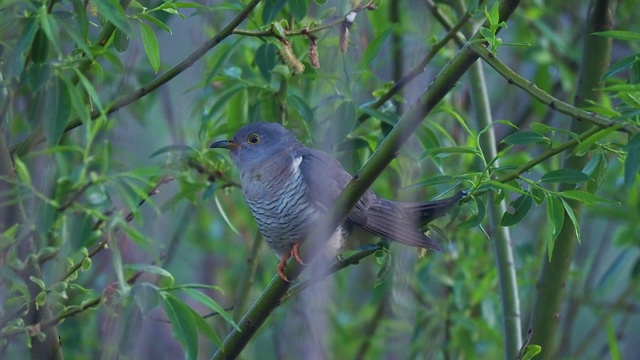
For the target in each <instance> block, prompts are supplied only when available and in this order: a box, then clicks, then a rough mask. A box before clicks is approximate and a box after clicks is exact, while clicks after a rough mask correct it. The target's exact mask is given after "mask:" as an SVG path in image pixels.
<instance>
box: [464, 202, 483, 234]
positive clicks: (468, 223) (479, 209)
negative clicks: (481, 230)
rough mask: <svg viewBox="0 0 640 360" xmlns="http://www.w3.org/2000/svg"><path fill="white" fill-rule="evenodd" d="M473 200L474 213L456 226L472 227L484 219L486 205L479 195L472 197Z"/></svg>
mask: <svg viewBox="0 0 640 360" xmlns="http://www.w3.org/2000/svg"><path fill="white" fill-rule="evenodd" d="M473 201H474V202H475V204H476V213H475V214H474V215H473V216H472V217H470V218H469V219H467V220H465V221H463V222H462V223H460V224H458V228H460V229H469V228H473V227H476V226H478V225H480V224H481V223H482V220H484V216H485V212H486V206H485V204H484V201H482V199H480V198H479V197H473Z"/></svg>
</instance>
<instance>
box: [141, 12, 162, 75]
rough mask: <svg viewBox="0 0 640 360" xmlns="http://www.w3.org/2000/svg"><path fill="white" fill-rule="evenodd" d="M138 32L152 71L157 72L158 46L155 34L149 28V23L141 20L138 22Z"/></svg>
mask: <svg viewBox="0 0 640 360" xmlns="http://www.w3.org/2000/svg"><path fill="white" fill-rule="evenodd" d="M140 34H141V35H142V45H144V52H145V54H147V59H149V63H151V67H152V68H153V71H155V72H156V73H158V70H159V69H160V47H159V46H158V39H157V38H156V34H155V33H154V32H153V30H151V27H149V25H147V24H145V23H142V22H141V23H140Z"/></svg>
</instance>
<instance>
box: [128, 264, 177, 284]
mask: <svg viewBox="0 0 640 360" xmlns="http://www.w3.org/2000/svg"><path fill="white" fill-rule="evenodd" d="M124 268H125V269H130V270H135V271H141V272H145V273H148V274H155V275H160V276H162V277H165V278H167V279H169V282H170V284H171V285H173V283H174V281H175V279H174V278H173V275H172V274H171V273H170V272H168V271H167V270H165V269H163V268H161V267H159V266H155V265H145V264H127V265H125V266H124ZM171 285H169V286H171Z"/></svg>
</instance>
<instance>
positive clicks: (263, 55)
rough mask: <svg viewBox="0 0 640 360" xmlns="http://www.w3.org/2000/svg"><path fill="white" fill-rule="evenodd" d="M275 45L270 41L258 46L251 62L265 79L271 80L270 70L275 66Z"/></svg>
mask: <svg viewBox="0 0 640 360" xmlns="http://www.w3.org/2000/svg"><path fill="white" fill-rule="evenodd" d="M276 61H277V47H276V46H275V45H273V44H271V43H265V44H262V45H260V46H259V47H258V49H257V50H256V56H255V57H254V59H253V63H254V64H256V66H257V67H258V70H260V74H262V76H263V77H264V78H265V79H266V80H267V81H270V80H271V70H272V69H273V67H274V66H276Z"/></svg>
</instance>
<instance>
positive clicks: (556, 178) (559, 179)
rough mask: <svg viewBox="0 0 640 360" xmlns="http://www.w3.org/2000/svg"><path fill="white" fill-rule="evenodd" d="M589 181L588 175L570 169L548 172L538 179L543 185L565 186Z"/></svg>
mask: <svg viewBox="0 0 640 360" xmlns="http://www.w3.org/2000/svg"><path fill="white" fill-rule="evenodd" d="M589 180H591V177H590V176H589V175H587V174H585V173H583V172H582V171H580V170H576V169H570V168H565V169H558V170H552V171H549V172H548V173H546V174H544V175H543V176H542V178H541V179H540V181H542V182H545V183H567V184H578V183H581V182H585V181H589Z"/></svg>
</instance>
